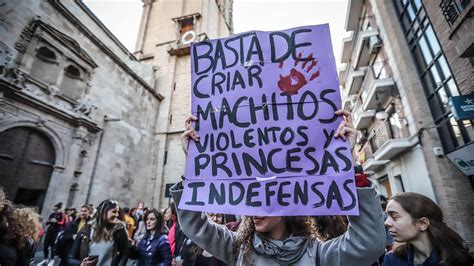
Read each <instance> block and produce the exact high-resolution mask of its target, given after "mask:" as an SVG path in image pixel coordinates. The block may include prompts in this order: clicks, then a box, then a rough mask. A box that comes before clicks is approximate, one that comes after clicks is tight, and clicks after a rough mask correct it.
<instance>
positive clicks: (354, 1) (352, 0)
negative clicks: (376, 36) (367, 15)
mask: <svg viewBox="0 0 474 266" xmlns="http://www.w3.org/2000/svg"><path fill="white" fill-rule="evenodd" d="M363 7H364V0H349V3H348V4H347V11H346V24H345V29H346V31H351V30H355V29H356V28H357V24H358V23H359V18H360V16H361V14H362V8H363Z"/></svg>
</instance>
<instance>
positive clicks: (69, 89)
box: [60, 64, 85, 100]
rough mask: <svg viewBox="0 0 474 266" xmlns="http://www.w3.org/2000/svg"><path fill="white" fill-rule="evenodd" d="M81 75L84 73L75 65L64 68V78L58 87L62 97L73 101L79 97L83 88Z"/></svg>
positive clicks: (83, 83)
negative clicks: (62, 94)
mask: <svg viewBox="0 0 474 266" xmlns="http://www.w3.org/2000/svg"><path fill="white" fill-rule="evenodd" d="M83 75H84V71H83V70H82V69H81V68H79V67H78V66H77V65H74V64H69V65H68V66H67V67H66V68H64V76H63V80H62V82H61V86H60V88H61V90H62V91H63V93H64V95H66V96H68V97H69V98H71V99H74V100H77V99H79V98H80V97H81V95H82V93H83V90H84V88H85V82H84V80H83Z"/></svg>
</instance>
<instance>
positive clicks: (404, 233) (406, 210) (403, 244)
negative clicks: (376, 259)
mask: <svg viewBox="0 0 474 266" xmlns="http://www.w3.org/2000/svg"><path fill="white" fill-rule="evenodd" d="M386 211H387V213H388V218H387V220H386V221H385V225H386V226H387V227H388V230H389V232H390V234H391V235H392V236H393V239H394V240H395V242H398V243H400V244H398V245H396V247H395V248H394V250H393V251H390V252H388V253H387V254H385V257H384V260H383V265H384V266H392V265H396V266H403V265H426V266H428V265H449V266H451V265H452V266H463V265H466V266H467V265H469V266H471V265H473V262H474V261H473V258H472V256H471V255H470V254H469V251H468V249H467V247H466V246H465V245H464V241H463V239H462V238H461V237H460V236H459V235H458V234H457V233H456V232H455V231H454V230H453V229H451V228H450V227H449V226H448V225H446V223H445V222H444V220H443V211H442V210H441V208H440V207H439V206H438V205H437V204H436V203H434V201H432V200H431V199H430V198H428V197H426V196H424V195H421V194H418V193H414V192H405V193H400V194H397V195H395V196H394V197H392V198H391V200H390V201H389V203H388V204H387V209H386Z"/></svg>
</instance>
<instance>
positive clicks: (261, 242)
mask: <svg viewBox="0 0 474 266" xmlns="http://www.w3.org/2000/svg"><path fill="white" fill-rule="evenodd" d="M308 245H309V241H308V239H306V238H304V237H300V236H290V237H288V238H287V239H285V240H273V239H263V238H261V237H260V236H258V234H255V235H254V238H253V247H254V248H255V251H256V252H257V254H259V255H262V256H264V257H267V258H272V259H275V260H277V261H278V263H279V264H280V265H290V264H294V263H296V262H298V261H299V260H300V259H301V257H302V256H303V255H304V253H305V252H306V250H307V248H308Z"/></svg>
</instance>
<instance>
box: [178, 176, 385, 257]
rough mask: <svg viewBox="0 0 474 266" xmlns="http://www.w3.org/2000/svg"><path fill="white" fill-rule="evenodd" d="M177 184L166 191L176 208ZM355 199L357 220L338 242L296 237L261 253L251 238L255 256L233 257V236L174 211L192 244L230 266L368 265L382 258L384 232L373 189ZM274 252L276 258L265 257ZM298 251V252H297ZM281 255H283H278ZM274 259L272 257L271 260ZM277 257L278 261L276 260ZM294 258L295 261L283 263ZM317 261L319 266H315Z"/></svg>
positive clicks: (274, 242)
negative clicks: (357, 208)
mask: <svg viewBox="0 0 474 266" xmlns="http://www.w3.org/2000/svg"><path fill="white" fill-rule="evenodd" d="M180 187H181V184H180V183H178V184H176V185H175V186H173V187H172V188H171V189H170V191H171V195H172V196H173V199H174V201H175V202H176V206H179V201H180V199H181V195H182V192H183V191H182V189H178V188H180ZM357 192H358V198H359V208H360V209H359V212H360V215H359V216H348V219H349V223H350V224H349V226H348V230H347V232H346V233H344V234H343V235H341V236H340V237H338V238H335V239H331V240H328V241H326V242H320V241H318V240H306V239H303V238H299V237H291V236H290V237H289V238H288V239H286V240H283V241H278V240H271V243H270V245H272V246H274V248H272V249H270V250H269V249H265V248H263V246H268V243H266V244H265V245H263V244H262V243H261V242H262V240H261V239H260V238H259V237H258V235H255V237H254V242H253V243H254V248H255V249H256V250H257V252H252V253H250V254H248V255H247V257H246V258H245V260H244V259H243V256H242V254H241V253H240V254H238V255H237V257H236V258H235V257H234V255H233V250H234V249H233V247H234V243H235V241H236V239H237V235H236V233H234V232H232V231H230V230H228V229H227V228H226V227H225V226H222V225H218V224H214V223H212V222H209V220H208V219H207V218H206V217H205V216H203V215H201V213H200V212H194V211H188V210H182V209H178V220H179V223H180V225H181V230H183V232H184V233H185V235H186V236H188V237H189V238H190V239H191V240H192V241H193V242H194V243H196V244H197V245H198V246H200V247H201V248H203V249H205V250H207V251H208V252H209V253H211V254H212V255H214V256H215V257H217V258H218V259H220V260H222V261H224V262H225V263H227V264H234V265H290V264H291V265H318V266H319V265H330V266H335V265H341V266H345V265H370V264H372V263H373V262H375V261H376V260H377V258H378V257H379V256H380V255H381V254H383V252H384V249H385V238H386V236H385V228H384V225H383V222H384V221H383V216H382V210H381V208H380V204H379V202H378V200H377V198H376V195H375V190H374V189H373V188H357ZM275 250H277V252H276V253H277V254H269V253H270V252H272V251H275ZM297 250H299V251H297ZM281 251H284V252H286V253H281ZM272 255H274V256H272ZM278 257H279V258H278ZM288 257H293V258H295V257H297V261H296V262H294V261H291V260H290V261H289V260H286V258H288ZM317 261H318V262H319V263H317Z"/></svg>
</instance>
